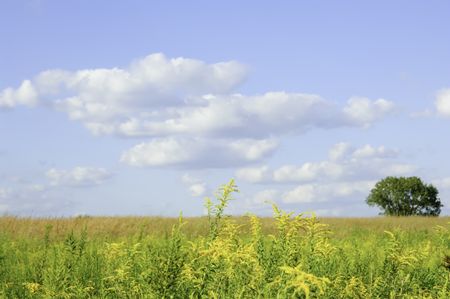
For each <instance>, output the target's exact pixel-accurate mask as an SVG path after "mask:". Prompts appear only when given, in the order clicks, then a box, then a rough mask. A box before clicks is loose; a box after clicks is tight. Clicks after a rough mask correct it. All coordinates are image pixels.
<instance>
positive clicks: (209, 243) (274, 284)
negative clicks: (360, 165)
mask: <svg viewBox="0 0 450 299" xmlns="http://www.w3.org/2000/svg"><path fill="white" fill-rule="evenodd" d="M220 191H221V193H220V195H219V196H218V197H217V199H216V201H211V200H208V201H207V202H206V207H207V209H208V216H206V217H198V218H186V219H184V218H183V217H182V216H181V215H180V217H179V218H178V219H176V218H163V217H88V216H83V217H76V218H41V219H36V218H17V217H7V216H5V217H2V218H0V231H1V233H0V296H1V297H2V298H448V297H449V296H450V286H449V276H450V258H449V256H450V250H449V248H450V219H449V217H377V218H323V219H319V218H317V217H315V215H314V214H294V213H290V212H285V211H282V210H280V209H279V208H278V207H277V206H276V205H274V206H273V211H274V216H273V217H272V218H260V217H256V216H254V215H248V216H242V217H229V216H226V214H225V211H226V207H227V204H228V202H229V200H230V199H231V198H232V193H233V192H235V191H237V189H236V186H235V185H234V182H233V181H232V182H230V183H229V184H227V185H224V186H222V188H221V189H220Z"/></svg>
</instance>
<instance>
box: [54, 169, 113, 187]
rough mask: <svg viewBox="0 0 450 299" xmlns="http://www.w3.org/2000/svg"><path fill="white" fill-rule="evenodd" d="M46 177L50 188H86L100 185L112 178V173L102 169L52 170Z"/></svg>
mask: <svg viewBox="0 0 450 299" xmlns="http://www.w3.org/2000/svg"><path fill="white" fill-rule="evenodd" d="M46 177H47V178H48V179H49V180H50V184H51V185H52V186H71V187H87V186H94V185H100V184H102V183H104V182H105V181H106V180H108V179H110V178H111V177H112V173H110V172H109V171H107V170H106V169H104V168H94V167H75V168H73V169H71V170H58V169H55V168H52V169H50V170H48V171H47V173H46Z"/></svg>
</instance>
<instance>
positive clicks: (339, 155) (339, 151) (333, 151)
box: [328, 142, 352, 161]
mask: <svg viewBox="0 0 450 299" xmlns="http://www.w3.org/2000/svg"><path fill="white" fill-rule="evenodd" d="M351 150H352V147H351V145H350V144H348V143H346V142H339V143H336V144H335V145H333V146H332V147H331V148H330V150H329V151H328V158H329V159H330V160H331V161H337V160H341V159H343V158H345V157H346V156H347V155H348V154H349V153H350V152H351Z"/></svg>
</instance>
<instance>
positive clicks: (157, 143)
mask: <svg viewBox="0 0 450 299" xmlns="http://www.w3.org/2000/svg"><path fill="white" fill-rule="evenodd" d="M246 78H247V67H246V66H245V65H243V64H241V63H239V62H236V61H225V62H218V63H212V64H209V63H206V62H203V61H200V60H195V59H189V58H181V57H179V58H173V59H170V58H167V57H166V56H165V55H164V54H161V53H157V54H151V55H148V56H147V57H144V58H142V59H138V60H136V61H134V62H132V63H131V64H130V65H129V66H127V67H125V68H117V67H115V68H97V69H83V70H77V71H67V70H48V71H44V72H41V73H39V74H38V75H37V76H36V77H35V78H33V79H31V80H25V81H23V82H22V84H21V85H20V86H19V87H18V88H16V89H14V88H10V87H9V88H6V89H4V90H3V91H1V92H0V107H8V108H12V107H15V106H17V105H27V106H33V105H36V104H38V103H40V104H42V105H46V106H51V107H53V108H54V109H55V110H57V111H61V112H63V113H66V114H67V115H68V117H69V118H70V119H71V120H74V121H78V122H80V123H82V124H83V125H84V126H85V127H86V128H87V129H88V130H89V131H90V132H91V133H92V134H94V135H115V136H121V137H126V138H139V139H143V138H144V139H146V140H147V141H145V142H141V143H139V144H137V145H135V146H134V147H132V148H130V149H128V150H126V151H125V152H124V153H123V154H122V157H121V161H122V162H124V163H126V164H128V165H131V166H147V167H155V166H157V167H161V166H184V167H185V166H194V165H195V166H196V167H233V166H236V165H239V164H245V163H254V162H258V161H262V160H264V159H267V158H268V157H269V156H270V155H271V154H272V153H273V152H274V151H275V149H276V145H277V144H278V143H279V142H280V139H281V138H283V137H284V136H288V135H297V134H302V133H304V132H306V131H309V130H313V129H318V128H319V129H336V128H343V127H362V128H363V127H368V126H371V125H372V124H373V123H374V122H376V121H379V120H381V119H383V118H384V117H386V116H387V115H389V114H391V113H392V112H393V110H394V104H393V103H392V102H390V101H388V100H385V99H377V100H370V99H368V98H364V97H351V98H350V99H349V100H348V101H347V102H346V103H345V104H344V105H339V104H338V103H336V102H333V101H330V100H326V99H324V98H322V97H321V96H319V95H315V94H304V93H287V92H283V91H267V92H265V93H262V94H257V95H244V94H241V93H237V90H238V88H239V86H241V85H242V84H243V83H244V81H245V80H246Z"/></svg>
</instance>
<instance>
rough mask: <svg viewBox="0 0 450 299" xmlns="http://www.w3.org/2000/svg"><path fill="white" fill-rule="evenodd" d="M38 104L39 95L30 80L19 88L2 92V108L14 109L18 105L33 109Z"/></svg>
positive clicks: (0, 100) (0, 101)
mask: <svg viewBox="0 0 450 299" xmlns="http://www.w3.org/2000/svg"><path fill="white" fill-rule="evenodd" d="M37 102H38V93H37V91H36V90H35V88H34V86H33V84H32V83H31V81H30V80H25V81H23V82H22V84H21V85H20V87H19V88H17V89H13V88H6V89H4V90H2V91H1V92H0V108H13V107H15V106H18V105H24V106H28V107H33V106H35V105H36V104H37Z"/></svg>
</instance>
